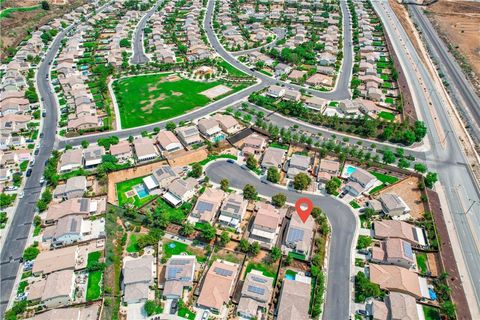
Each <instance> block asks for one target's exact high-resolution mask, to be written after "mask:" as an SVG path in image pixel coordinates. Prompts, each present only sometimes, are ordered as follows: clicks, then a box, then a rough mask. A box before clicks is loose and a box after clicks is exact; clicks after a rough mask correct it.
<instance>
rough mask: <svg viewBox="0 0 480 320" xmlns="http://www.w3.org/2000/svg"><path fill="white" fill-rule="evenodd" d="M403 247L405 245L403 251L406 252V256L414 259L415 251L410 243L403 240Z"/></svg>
mask: <svg viewBox="0 0 480 320" xmlns="http://www.w3.org/2000/svg"><path fill="white" fill-rule="evenodd" d="M402 247H403V253H404V254H405V256H406V257H408V258H410V259H413V251H412V246H411V245H410V243H408V242H405V241H403V242H402Z"/></svg>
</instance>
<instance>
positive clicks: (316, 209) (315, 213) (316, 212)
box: [311, 207, 323, 219]
mask: <svg viewBox="0 0 480 320" xmlns="http://www.w3.org/2000/svg"><path fill="white" fill-rule="evenodd" d="M322 214H323V212H322V209H320V208H319V207H313V209H312V213H311V215H312V216H313V218H314V219H318V218H319V217H320V216H321V215H322Z"/></svg>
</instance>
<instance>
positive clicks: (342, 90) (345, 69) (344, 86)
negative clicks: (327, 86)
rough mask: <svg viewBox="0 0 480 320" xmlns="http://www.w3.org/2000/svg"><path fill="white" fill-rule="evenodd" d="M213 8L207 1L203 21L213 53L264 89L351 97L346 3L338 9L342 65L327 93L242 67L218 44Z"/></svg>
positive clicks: (347, 10) (351, 64)
mask: <svg viewBox="0 0 480 320" xmlns="http://www.w3.org/2000/svg"><path fill="white" fill-rule="evenodd" d="M214 7H215V1H214V0H209V1H208V4H207V12H206V14H205V21H204V28H205V31H206V33H207V37H208V40H209V41H210V44H211V46H212V47H213V48H214V49H215V51H216V52H217V53H218V54H219V55H220V56H221V57H222V58H223V59H224V60H226V61H227V62H228V63H230V64H231V65H233V66H235V67H237V68H238V69H240V70H242V71H243V72H245V73H247V74H249V75H251V76H253V77H256V78H258V79H260V80H261V81H262V83H263V84H264V85H265V87H267V86H270V85H272V84H281V85H284V86H285V87H287V88H292V89H297V90H300V89H303V90H305V91H306V92H308V93H310V94H312V95H314V96H317V97H321V98H324V99H329V100H343V99H348V98H350V97H351V94H350V89H349V87H350V79H351V74H352V66H353V46H352V40H351V39H352V29H351V23H350V11H349V9H348V5H347V2H346V1H340V7H341V10H342V15H343V30H344V36H343V63H342V67H341V69H340V73H339V75H338V77H339V80H338V83H337V86H336V87H335V89H334V90H332V91H329V92H322V91H318V90H312V89H306V88H305V87H302V86H299V85H295V84H291V83H287V82H284V81H281V80H276V79H273V78H271V77H269V76H267V75H265V74H263V73H261V72H258V71H254V70H251V69H250V68H249V67H247V66H246V65H244V64H243V63H241V62H239V61H238V60H237V59H236V58H235V57H234V56H233V55H232V54H230V53H229V52H227V51H226V50H225V49H224V48H223V46H222V45H221V44H220V41H219V40H218V38H217V36H216V35H215V32H214V30H213V26H212V21H213V20H212V19H213V11H214Z"/></svg>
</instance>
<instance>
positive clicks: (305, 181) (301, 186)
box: [293, 172, 312, 190]
mask: <svg viewBox="0 0 480 320" xmlns="http://www.w3.org/2000/svg"><path fill="white" fill-rule="evenodd" d="M310 182H312V179H310V177H309V176H308V175H307V174H306V173H303V172H300V173H299V174H297V175H296V176H295V177H294V178H293V187H294V188H295V190H306V189H307V188H308V186H309V185H310Z"/></svg>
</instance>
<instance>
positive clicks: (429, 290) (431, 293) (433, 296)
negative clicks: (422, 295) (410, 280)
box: [428, 288, 437, 301]
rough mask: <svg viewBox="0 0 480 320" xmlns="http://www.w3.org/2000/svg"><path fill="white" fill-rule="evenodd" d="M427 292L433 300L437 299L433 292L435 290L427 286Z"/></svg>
mask: <svg viewBox="0 0 480 320" xmlns="http://www.w3.org/2000/svg"><path fill="white" fill-rule="evenodd" d="M428 293H429V295H430V299H432V300H434V301H435V300H437V294H436V293H435V291H433V289H432V288H428Z"/></svg>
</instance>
